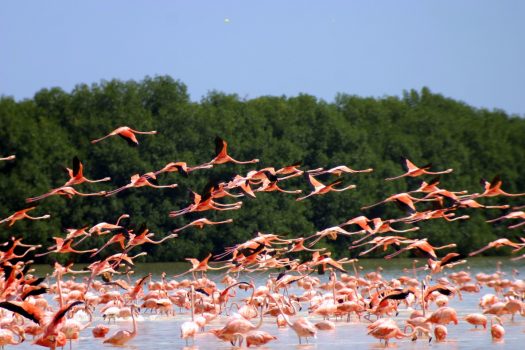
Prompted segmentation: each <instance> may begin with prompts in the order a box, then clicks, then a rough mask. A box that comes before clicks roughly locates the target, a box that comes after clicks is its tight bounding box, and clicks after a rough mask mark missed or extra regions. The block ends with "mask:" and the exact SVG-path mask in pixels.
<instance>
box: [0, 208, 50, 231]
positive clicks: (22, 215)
mask: <svg viewBox="0 0 525 350" xmlns="http://www.w3.org/2000/svg"><path fill="white" fill-rule="evenodd" d="M35 208H36V207H31V208H26V209H22V210H19V211H17V212H15V213H14V214H12V215H11V216H9V217H7V218H5V219H3V220H0V224H3V223H4V222H6V221H9V226H13V224H14V223H15V222H16V221H18V220H22V219H29V220H43V219H49V218H50V217H51V216H50V215H49V214H46V215H44V216H29V215H28V214H27V212H28V211H30V210H33V209H35Z"/></svg>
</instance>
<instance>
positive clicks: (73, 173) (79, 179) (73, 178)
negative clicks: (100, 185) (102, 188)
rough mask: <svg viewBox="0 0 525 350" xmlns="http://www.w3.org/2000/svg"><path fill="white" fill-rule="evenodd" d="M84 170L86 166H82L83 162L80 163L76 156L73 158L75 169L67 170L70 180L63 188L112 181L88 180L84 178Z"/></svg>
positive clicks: (107, 179) (107, 178) (105, 179)
mask: <svg viewBox="0 0 525 350" xmlns="http://www.w3.org/2000/svg"><path fill="white" fill-rule="evenodd" d="M83 170H84V166H83V165H82V162H81V161H80V159H78V157H76V156H75V158H73V169H69V168H66V171H67V173H68V175H69V177H70V179H69V180H68V181H67V182H66V183H65V184H64V185H63V186H62V187H64V186H73V185H79V184H81V183H84V182H89V183H96V182H104V181H110V180H111V178H110V177H105V178H103V179H100V180H90V179H87V178H85V177H84V173H83Z"/></svg>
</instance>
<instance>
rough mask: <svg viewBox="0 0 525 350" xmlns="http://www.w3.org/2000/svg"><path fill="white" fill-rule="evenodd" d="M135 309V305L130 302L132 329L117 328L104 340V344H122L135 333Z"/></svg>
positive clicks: (133, 336)
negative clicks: (116, 330)
mask: <svg viewBox="0 0 525 350" xmlns="http://www.w3.org/2000/svg"><path fill="white" fill-rule="evenodd" d="M135 309H136V306H135V305H134V304H131V320H132V322H133V330H131V331H126V330H123V329H121V330H119V331H118V332H116V333H115V334H113V335H112V336H111V337H109V338H108V339H106V340H104V344H106V343H109V344H113V345H124V344H126V343H127V342H129V341H130V340H131V339H133V338H135V336H136V335H137V321H136V320H135Z"/></svg>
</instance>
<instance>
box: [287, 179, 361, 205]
mask: <svg viewBox="0 0 525 350" xmlns="http://www.w3.org/2000/svg"><path fill="white" fill-rule="evenodd" d="M308 180H309V181H310V184H311V185H312V187H313V188H314V190H313V191H312V192H310V194H308V195H306V196H304V197H299V198H297V199H296V200H297V201H302V200H303V199H306V198H308V197H310V196H313V195H316V194H325V193H328V192H330V191H336V192H342V191H346V190H350V189H352V188H356V186H355V185H349V186H346V187H345V188H340V189H336V188H334V186H336V185H338V184H340V183H341V182H342V181H341V180H336V181H334V182H332V183H330V184H328V185H323V184H322V183H320V182H319V181H318V180H317V179H315V178H314V177H313V176H312V175H308Z"/></svg>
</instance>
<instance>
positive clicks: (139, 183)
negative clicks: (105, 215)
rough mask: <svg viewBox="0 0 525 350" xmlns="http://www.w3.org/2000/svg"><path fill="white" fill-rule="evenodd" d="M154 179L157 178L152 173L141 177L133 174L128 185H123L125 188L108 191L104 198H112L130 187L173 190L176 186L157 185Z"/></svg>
mask: <svg viewBox="0 0 525 350" xmlns="http://www.w3.org/2000/svg"><path fill="white" fill-rule="evenodd" d="M156 179H157V177H156V176H155V173H152V172H149V173H146V174H144V175H142V176H140V175H139V174H135V175H133V176H131V180H130V183H129V184H127V185H125V186H122V187H119V188H117V189H115V190H113V191H109V192H107V193H106V197H109V196H112V195H114V194H117V193H119V192H121V191H124V190H125V189H127V188H132V187H135V188H138V187H143V186H149V187H153V188H175V187H177V186H178V185H177V184H171V185H157V184H156Z"/></svg>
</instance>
